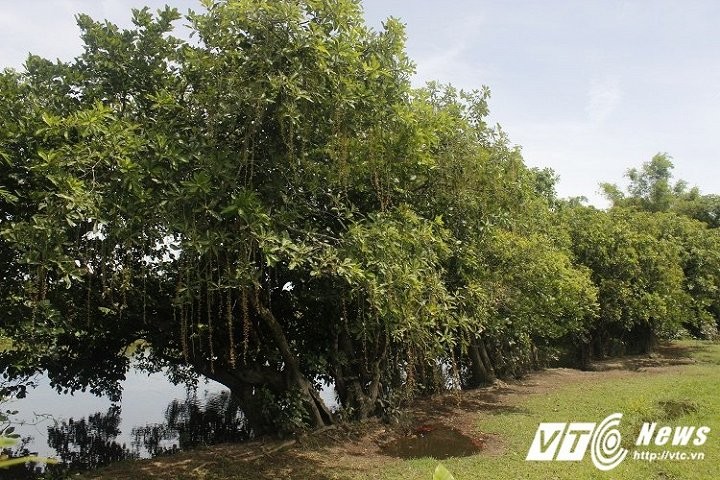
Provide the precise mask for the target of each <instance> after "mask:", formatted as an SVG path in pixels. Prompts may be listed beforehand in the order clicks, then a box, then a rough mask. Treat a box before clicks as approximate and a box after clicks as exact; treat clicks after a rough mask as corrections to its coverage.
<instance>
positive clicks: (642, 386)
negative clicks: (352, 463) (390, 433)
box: [358, 341, 720, 480]
mask: <svg viewBox="0 0 720 480" xmlns="http://www.w3.org/2000/svg"><path fill="white" fill-rule="evenodd" d="M682 346H684V347H686V348H687V350H688V351H689V352H690V354H691V355H692V356H693V357H694V358H695V359H697V360H698V364H695V365H687V366H682V367H673V368H669V369H667V370H665V371H663V372H662V373H649V372H638V373H636V374H634V375H632V376H627V377H626V378H624V379H622V380H621V381H618V380H617V379H607V380H601V381H598V382H594V383H592V384H585V383H583V384H576V385H566V386H562V387H560V388H558V389H557V390H555V391H551V392H548V393H547V395H542V396H539V397H535V398H531V399H528V400H527V401H523V402H521V403H520V405H519V407H520V409H519V412H520V413H500V414H498V415H493V416H484V417H483V418H481V419H480V421H479V424H478V428H479V429H480V430H481V431H483V432H492V433H497V434H499V435H501V436H502V438H503V439H504V442H505V446H506V449H505V451H504V452H503V453H502V454H501V455H499V456H496V457H488V456H484V455H477V456H473V457H466V458H457V459H449V460H446V461H444V462H443V463H444V464H445V466H446V467H447V468H448V469H449V470H450V471H451V472H452V473H453V474H454V475H455V478H456V479H457V480H463V479H475V478H487V479H491V478H492V479H494V478H497V479H500V478H515V479H521V478H542V479H579V478H583V479H584V478H592V479H608V478H612V479H638V478H643V479H658V480H660V479H663V480H670V479H686V478H697V479H715V478H718V471H720V441H718V439H719V437H718V436H719V435H720V375H718V374H719V373H720V368H719V367H718V365H720V345H717V344H708V343H701V342H689V341H687V342H683V344H682ZM673 406H680V408H672V407H673ZM668 407H670V408H668ZM614 412H620V413H623V419H622V423H621V433H622V434H623V444H624V446H625V447H626V448H628V449H630V450H631V452H630V454H629V456H628V458H626V459H625V461H624V462H623V463H621V464H620V465H619V466H618V467H617V468H615V469H614V470H612V471H611V472H602V471H600V470H597V469H596V468H595V467H594V465H593V464H592V462H591V460H590V458H589V452H588V455H586V457H585V459H584V460H583V461H582V462H527V461H525V456H526V454H527V451H528V448H529V446H530V443H531V441H532V439H533V437H534V435H535V431H536V429H537V427H538V424H539V423H540V422H570V421H587V422H600V421H601V420H602V419H603V418H605V417H606V416H607V415H609V414H611V413H614ZM645 421H657V422H658V423H660V424H663V425H669V426H674V425H688V426H692V425H696V426H700V425H706V426H708V427H710V428H711V431H710V434H709V436H708V441H707V442H706V443H705V445H703V446H701V447H685V448H683V447H668V448H669V449H671V450H683V451H687V452H692V451H701V452H704V453H705V459H704V460H696V461H668V460H666V461H656V462H654V463H650V462H647V461H640V460H633V459H632V458H630V457H631V456H632V450H633V449H634V448H635V447H634V445H633V441H634V438H635V437H636V435H637V433H638V432H639V429H640V426H641V425H642V423H643V422H645ZM637 448H638V449H642V450H655V451H662V450H663V449H665V447H655V448H650V447H637ZM436 464H437V461H435V460H433V459H420V460H411V461H405V462H402V463H401V464H399V465H395V466H393V467H391V468H389V469H387V470H386V471H385V472H384V473H382V474H381V475H379V476H377V477H375V478H382V479H386V480H395V479H403V480H408V479H428V478H429V477H430V476H429V474H428V472H432V470H433V468H434V467H435V465H436ZM358 478H359V477H358Z"/></svg>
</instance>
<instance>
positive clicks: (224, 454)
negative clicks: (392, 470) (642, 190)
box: [83, 346, 694, 480]
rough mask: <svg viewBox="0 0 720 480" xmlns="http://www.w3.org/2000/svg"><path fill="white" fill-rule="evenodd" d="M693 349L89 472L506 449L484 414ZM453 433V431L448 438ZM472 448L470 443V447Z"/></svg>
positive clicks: (229, 471)
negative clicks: (402, 451)
mask: <svg viewBox="0 0 720 480" xmlns="http://www.w3.org/2000/svg"><path fill="white" fill-rule="evenodd" d="M688 353H689V352H688V350H687V349H684V348H682V347H677V346H666V347H662V348H661V349H660V350H659V352H658V353H657V354H654V355H652V356H635V357H625V358H622V359H613V360H608V361H604V362H596V363H595V364H594V365H593V367H594V368H593V371H579V370H572V369H566V368H553V369H548V370H544V371H541V372H536V373H532V374H529V375H527V376H525V377H524V378H522V379H520V380H512V381H507V382H502V381H500V382H498V383H496V384H495V385H493V386H491V387H487V388H482V389H478V390H473V391H465V392H460V393H458V394H446V395H441V396H436V397H433V398H430V399H425V400H423V401H420V402H418V403H417V404H416V405H415V406H413V407H412V408H410V409H408V410H407V411H406V412H404V413H403V414H402V415H401V416H400V418H399V419H398V421H397V422H395V424H393V425H387V424H383V423H381V422H379V421H377V420H372V421H367V422H363V423H360V424H353V425H347V426H341V427H337V428H331V429H327V430H324V431H321V432H316V433H313V434H311V435H307V436H303V437H300V438H298V439H295V440H289V441H281V440H260V441H255V442H250V443H245V444H237V445H219V446H214V447H209V448H205V449H198V450H193V451H191V452H183V453H179V454H176V455H173V456H170V457H165V458H156V459H152V460H143V461H135V462H124V463H120V464H116V465H113V466H110V467H108V468H106V469H103V470H100V471H97V472H92V473H88V474H85V476H84V477H83V478H87V479H90V478H93V479H102V480H109V479H118V480H122V479H128V480H130V479H132V480H141V479H145V478H147V479H168V480H169V479H206V478H208V479H210V478H212V479H225V478H228V479H230V478H233V479H242V478H254V479H285V478H287V479H290V478H313V479H319V480H330V479H335V478H345V477H351V476H362V477H365V478H367V474H368V472H371V471H378V467H379V466H382V465H389V464H393V463H395V462H399V461H400V460H398V458H396V457H394V456H390V455H389V454H388V452H393V451H394V450H393V447H394V446H395V445H396V442H397V441H398V439H405V440H407V439H409V438H410V439H412V438H422V437H425V436H426V435H428V436H429V435H431V432H438V433H440V434H442V435H446V436H444V437H439V439H438V442H439V443H440V444H448V443H450V442H453V441H458V442H466V443H469V448H476V449H478V450H481V451H482V453H483V454H484V455H499V454H501V453H502V452H503V450H504V446H503V443H502V439H501V438H500V437H499V436H497V435H493V434H489V433H485V432H482V431H479V430H478V425H480V424H481V423H482V422H481V420H482V417H483V415H492V414H493V413H497V412H514V411H521V407H520V406H519V405H520V404H521V402H523V401H525V400H527V399H528V397H530V396H536V395H547V394H549V393H550V392H552V391H553V390H555V389H557V388H559V387H562V386H565V385H571V384H578V383H587V382H595V381H599V380H602V381H608V380H620V379H622V378H627V377H630V376H635V375H637V372H643V374H646V375H656V374H662V373H666V372H669V371H672V370H676V369H681V368H683V365H687V364H691V363H694V360H692V359H690V358H689V355H688ZM447 435H450V436H447ZM466 446H467V445H466Z"/></svg>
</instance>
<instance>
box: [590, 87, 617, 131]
mask: <svg viewBox="0 0 720 480" xmlns="http://www.w3.org/2000/svg"><path fill="white" fill-rule="evenodd" d="M621 100H622V91H621V89H620V81H619V79H618V78H617V77H615V76H605V77H603V78H601V79H594V80H593V81H592V82H591V84H590V90H589V91H588V103H587V105H586V106H585V112H586V113H587V118H588V121H589V122H590V123H591V124H593V125H601V124H603V123H605V121H606V120H607V119H608V118H609V117H610V116H611V115H612V114H613V113H614V112H615V110H616V109H617V107H618V106H619V105H620V101H621Z"/></svg>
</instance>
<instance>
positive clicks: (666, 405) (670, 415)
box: [658, 400, 698, 420]
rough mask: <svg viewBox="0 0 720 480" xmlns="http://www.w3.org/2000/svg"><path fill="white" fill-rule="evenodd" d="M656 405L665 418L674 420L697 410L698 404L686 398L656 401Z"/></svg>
mask: <svg viewBox="0 0 720 480" xmlns="http://www.w3.org/2000/svg"><path fill="white" fill-rule="evenodd" d="M658 405H659V406H660V409H661V410H662V411H663V414H664V418H666V419H667V420H675V419H676V418H679V417H682V416H683V415H687V414H689V413H694V412H697V411H698V406H697V405H696V404H695V403H694V402H690V401H687V400H665V401H661V402H658Z"/></svg>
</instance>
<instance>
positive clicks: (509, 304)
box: [0, 0, 720, 433]
mask: <svg viewBox="0 0 720 480" xmlns="http://www.w3.org/2000/svg"><path fill="white" fill-rule="evenodd" d="M203 5H204V10H203V11H202V12H190V13H189V14H188V15H187V16H186V17H185V20H186V21H187V22H188V23H189V25H190V30H191V34H192V40H182V39H180V38H177V37H174V36H173V35H172V32H173V26H174V25H175V24H176V23H177V22H178V21H179V20H180V19H181V15H180V14H179V13H178V12H177V11H176V10H174V9H172V8H166V9H164V10H160V11H158V12H156V13H151V12H150V11H149V10H148V9H143V10H134V11H133V24H134V26H133V27H132V28H130V29H127V30H123V29H120V28H118V27H117V26H115V25H113V24H111V23H108V22H99V21H95V20H93V19H91V18H89V17H87V16H83V15H80V16H79V17H78V24H79V25H80V27H81V29H82V39H83V42H84V51H83V53H82V54H81V55H80V56H79V57H78V58H76V59H75V60H73V61H71V62H56V63H52V62H49V61H47V60H44V59H41V58H39V57H35V56H31V57H29V58H28V60H27V63H26V65H25V69H24V70H23V71H22V72H15V71H11V70H5V71H4V72H3V73H2V74H1V75H0V91H2V95H1V96H0V162H2V163H3V168H2V169H0V275H1V276H2V283H1V284H0V319H1V320H2V323H1V326H0V334H2V335H3V336H5V337H8V338H10V339H12V343H11V346H9V347H7V348H5V349H4V350H3V351H2V352H0V361H2V363H1V365H2V368H4V373H5V374H6V375H8V376H10V377H15V378H22V377H23V376H24V375H30V374H32V373H34V372H37V371H43V370H44V371H47V372H48V375H49V377H50V379H51V380H52V382H53V384H54V385H55V386H56V387H57V388H59V389H68V390H77V389H86V388H89V389H90V390H91V391H93V392H96V393H109V394H111V395H118V394H119V393H120V392H119V390H118V385H119V381H120V380H122V379H123V378H124V374H125V372H126V371H127V369H128V367H129V362H130V361H129V357H128V355H126V351H127V349H128V348H129V347H130V346H131V345H132V344H134V343H135V342H137V341H143V342H144V344H145V345H147V346H148V348H147V349H146V350H145V351H144V356H145V358H144V364H145V366H146V367H147V368H150V369H160V368H168V369H169V370H168V371H169V372H170V373H171V374H172V375H174V376H175V378H176V379H178V380H181V379H184V378H188V376H192V375H194V374H202V375H205V376H207V377H209V378H212V379H215V380H217V381H219V382H221V383H223V384H224V385H226V386H228V387H229V388H230V389H231V390H232V393H233V395H234V396H235V398H236V399H237V400H238V401H239V402H240V404H241V405H242V409H243V413H244V415H245V418H246V420H247V422H248V425H249V426H250V428H251V429H252V430H253V431H254V432H255V433H260V432H263V431H267V430H273V429H287V428H290V429H294V428H301V427H304V426H311V427H319V426H323V425H327V424H330V423H334V422H336V421H338V420H340V419H341V418H364V417H367V416H371V415H383V414H388V413H389V412H392V411H394V409H395V408H397V406H399V405H402V404H403V402H406V401H407V400H409V399H411V398H412V397H413V396H415V395H418V394H423V393H432V392H436V391H442V390H444V389H447V388H469V387H474V386H478V385H481V384H484V383H488V382H492V381H493V380H494V379H495V378H496V377H498V376H507V375H520V374H522V373H523V372H525V371H527V370H528V369H531V368H539V367H542V366H543V365H547V364H548V362H550V361H552V360H553V359H556V358H558V357H560V356H562V355H563V354H568V353H569V355H570V356H571V357H573V358H574V360H573V361H572V362H573V364H574V365H584V364H585V362H586V360H587V357H588V355H596V356H597V355H604V354H609V353H613V352H614V351H617V350H618V349H620V350H632V349H635V348H637V349H641V350H647V349H649V348H652V345H653V343H654V341H655V340H656V339H657V338H659V337H668V336H672V335H675V334H676V333H677V332H678V331H679V330H680V329H681V328H687V329H689V330H691V331H692V332H694V333H695V334H698V335H707V334H709V333H712V332H711V330H712V328H710V326H713V328H714V325H715V324H716V322H717V319H718V316H719V315H720V303H719V301H718V288H719V287H720V268H718V267H719V266H720V258H719V257H718V253H717V252H718V251H720V250H719V249H718V241H719V239H718V234H717V230H716V229H714V228H711V227H716V226H717V223H716V222H717V211H716V210H717V209H716V208H715V206H716V204H717V202H714V200H713V199H714V198H715V197H712V196H701V195H699V192H697V191H694V190H690V191H687V190H686V188H685V186H684V184H682V183H677V184H675V185H672V184H671V183H670V176H669V171H670V169H671V168H672V164H671V162H670V161H669V158H668V157H667V156H664V155H659V156H656V157H655V158H654V159H653V160H652V162H651V163H649V164H645V165H644V166H643V167H642V168H641V169H640V170H631V171H630V172H629V178H630V180H631V186H630V188H629V191H628V196H625V195H624V194H622V193H621V192H620V190H619V189H618V188H617V187H611V186H606V187H605V189H606V191H607V192H608V194H609V195H610V196H611V198H612V200H613V201H614V203H615V204H616V205H615V207H614V208H613V209H611V210H610V211H607V212H606V211H599V210H595V209H593V208H591V207H583V206H581V205H579V204H578V202H564V201H562V200H560V199H558V198H557V197H556V194H555V187H554V186H555V182H556V181H557V177H556V175H555V174H554V172H552V171H551V170H549V169H544V170H540V169H530V168H528V167H526V166H525V164H524V163H523V159H522V156H521V154H520V150H519V148H518V147H515V146H513V145H512V144H511V143H510V141H509V140H508V138H507V136H506V135H505V133H504V132H503V131H502V130H501V129H500V128H499V127H494V128H493V127H490V126H488V124H487V122H486V117H487V114H488V100H489V95H490V92H489V90H488V89H487V88H482V89H480V90H478V91H470V92H468V91H458V90H457V89H455V88H453V87H452V86H449V85H439V84H436V83H431V84H428V85H427V86H426V87H424V88H413V87H412V86H411V84H410V77H411V75H412V73H413V64H412V62H411V61H410V60H409V59H408V58H407V56H406V54H405V46H404V41H405V34H404V28H403V26H402V24H401V23H400V22H399V21H397V20H395V19H388V20H387V21H386V22H385V23H384V25H383V28H382V29H380V30H373V29H371V28H369V27H368V26H367V25H366V24H365V22H364V20H363V16H362V9H361V6H360V4H359V3H358V2H356V1H352V0H340V1H335V2H327V1H323V0H282V1H269V0H222V1H206V2H204V3H203ZM694 219H697V220H694ZM702 222H705V223H702ZM329 384H332V385H333V387H334V389H335V392H336V394H337V397H338V401H339V405H340V409H339V410H338V411H331V410H330V409H329V408H328V407H327V405H325V403H324V402H323V400H322V398H321V396H320V391H321V390H322V388H323V386H324V385H329Z"/></svg>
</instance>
